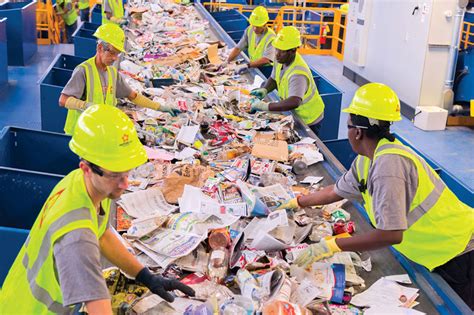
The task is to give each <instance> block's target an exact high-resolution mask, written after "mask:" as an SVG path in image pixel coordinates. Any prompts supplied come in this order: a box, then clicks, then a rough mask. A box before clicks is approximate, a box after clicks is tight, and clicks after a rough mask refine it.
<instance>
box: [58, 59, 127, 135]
mask: <svg viewBox="0 0 474 315" xmlns="http://www.w3.org/2000/svg"><path fill="white" fill-rule="evenodd" d="M78 67H83V68H84V72H85V74H86V86H85V90H86V102H88V103H93V104H107V105H111V106H115V105H116V104H117V98H116V91H117V75H118V74H117V69H116V68H115V67H113V66H109V67H107V77H108V80H107V92H106V95H105V99H104V93H103V90H102V83H101V81H100V75H99V70H97V66H96V65H95V56H94V57H92V58H90V59H88V60H86V61H84V62H83V63H81V64H80V65H79V66H78ZM80 115H81V111H78V110H75V109H68V111H67V117H66V123H65V124H64V132H65V133H66V134H68V135H72V133H73V132H74V127H75V126H76V122H77V119H78V118H79V116H80Z"/></svg>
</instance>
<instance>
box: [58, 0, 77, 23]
mask: <svg viewBox="0 0 474 315" xmlns="http://www.w3.org/2000/svg"><path fill="white" fill-rule="evenodd" d="M68 4H71V10H69V11H68V12H67V13H65V12H64V10H63V9H62V8H61V6H62V7H63V8H65V7H67V5H68ZM56 5H57V9H58V14H59V15H61V17H62V18H63V20H64V23H66V25H68V26H69V25H73V24H74V23H75V22H76V20H77V12H76V10H75V9H74V5H73V4H72V1H71V0H64V1H63V0H61V1H58V2H57V4H56Z"/></svg>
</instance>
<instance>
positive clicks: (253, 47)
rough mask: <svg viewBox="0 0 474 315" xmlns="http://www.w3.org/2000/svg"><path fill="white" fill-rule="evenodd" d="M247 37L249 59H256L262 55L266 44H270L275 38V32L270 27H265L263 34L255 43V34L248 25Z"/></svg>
mask: <svg viewBox="0 0 474 315" xmlns="http://www.w3.org/2000/svg"><path fill="white" fill-rule="evenodd" d="M247 38H248V41H249V45H248V52H249V58H250V61H256V60H259V59H260V58H262V57H263V53H264V52H265V49H267V47H268V45H271V43H272V42H273V40H274V39H275V32H274V31H273V30H272V29H270V28H267V31H266V33H265V35H263V37H262V39H260V42H259V43H258V45H257V44H256V42H257V34H256V33H255V31H254V30H253V27H252V26H249V27H247ZM272 61H273V60H272Z"/></svg>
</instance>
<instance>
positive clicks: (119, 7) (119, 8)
mask: <svg viewBox="0 0 474 315" xmlns="http://www.w3.org/2000/svg"><path fill="white" fill-rule="evenodd" d="M107 1H108V2H109V6H110V10H112V16H114V17H116V18H118V19H121V18H123V16H124V15H125V11H124V9H123V2H122V0H107ZM107 23H113V22H112V21H110V20H109V19H107V15H106V14H105V5H104V3H102V24H107Z"/></svg>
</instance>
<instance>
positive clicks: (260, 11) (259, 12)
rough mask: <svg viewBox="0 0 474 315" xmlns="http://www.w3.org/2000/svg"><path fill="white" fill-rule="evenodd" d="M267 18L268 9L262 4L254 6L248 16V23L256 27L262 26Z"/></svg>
mask: <svg viewBox="0 0 474 315" xmlns="http://www.w3.org/2000/svg"><path fill="white" fill-rule="evenodd" d="M269 20H270V18H269V17H268V11H267V9H265V8H264V7H262V6H258V7H256V8H255V9H254V10H253V11H252V14H250V17H249V23H250V25H252V26H256V27H260V26H264V25H265V24H267V22H268V21H269Z"/></svg>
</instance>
